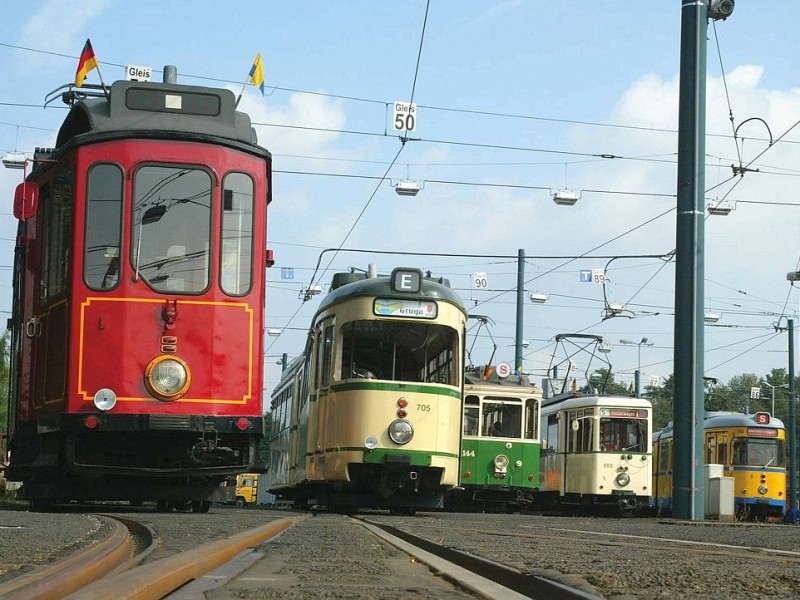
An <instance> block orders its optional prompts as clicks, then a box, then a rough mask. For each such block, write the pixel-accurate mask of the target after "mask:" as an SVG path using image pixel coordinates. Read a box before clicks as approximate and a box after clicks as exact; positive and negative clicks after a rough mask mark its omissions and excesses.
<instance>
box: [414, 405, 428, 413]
mask: <svg viewBox="0 0 800 600" xmlns="http://www.w3.org/2000/svg"><path fill="white" fill-rule="evenodd" d="M417 410H418V411H419V412H431V405H430V404H417Z"/></svg>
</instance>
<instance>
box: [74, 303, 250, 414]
mask: <svg viewBox="0 0 800 600" xmlns="http://www.w3.org/2000/svg"><path fill="white" fill-rule="evenodd" d="M92 302H138V303H142V304H164V300H163V299H155V298H152V299H151V298H105V297H96V296H88V297H87V298H86V300H85V301H83V302H81V312H80V332H79V335H78V396H79V397H82V398H83V400H84V401H86V402H93V401H94V396H90V395H89V393H88V392H87V391H86V390H84V389H83V388H84V386H83V345H84V338H83V333H84V330H85V315H86V308H87V307H88V306H89V305H90V304H91V303H92ZM180 304H196V305H201V306H226V307H227V306H230V307H239V308H243V309H244V310H245V312H246V313H247V318H248V320H249V321H250V324H249V327H248V344H247V348H248V355H247V393H246V394H245V395H244V396H242V399H241V400H228V399H222V398H215V399H212V398H180V399H178V400H172V401H170V404H181V403H205V404H247V402H248V401H249V400H250V398H252V397H253V394H252V390H253V344H254V343H255V342H254V340H253V337H254V335H253V334H254V328H253V322H254V314H253V309H252V307H251V306H250V305H249V304H247V303H246V302H211V301H203V300H184V299H180ZM154 400H155V401H158V402H162V400H158V399H157V398H149V397H143V396H120V397H118V398H117V402H152V401H154Z"/></svg>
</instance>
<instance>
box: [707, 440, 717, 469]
mask: <svg viewBox="0 0 800 600" xmlns="http://www.w3.org/2000/svg"><path fill="white" fill-rule="evenodd" d="M715 446H716V440H715V439H714V436H709V437H708V438H706V464H712V463H713V462H714V450H715Z"/></svg>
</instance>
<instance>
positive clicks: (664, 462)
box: [658, 440, 670, 471]
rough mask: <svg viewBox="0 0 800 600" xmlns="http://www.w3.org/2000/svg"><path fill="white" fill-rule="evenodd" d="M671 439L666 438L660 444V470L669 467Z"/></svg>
mask: <svg viewBox="0 0 800 600" xmlns="http://www.w3.org/2000/svg"><path fill="white" fill-rule="evenodd" d="M669 449H670V443H669V440H664V441H663V442H661V443H660V444H659V446H658V470H659V471H666V470H667V469H668V468H669Z"/></svg>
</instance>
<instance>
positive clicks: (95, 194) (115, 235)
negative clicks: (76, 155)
mask: <svg viewBox="0 0 800 600" xmlns="http://www.w3.org/2000/svg"><path fill="white" fill-rule="evenodd" d="M122 182H123V179H122V170H121V169H120V168H119V167H118V166H117V165H110V164H98V165H94V166H93V167H92V168H91V169H90V170H89V179H88V184H87V190H88V193H87V198H86V231H85V233H84V250H83V278H84V281H85V282H86V286H87V287H89V288H90V289H93V290H110V289H113V288H115V287H117V284H118V283H119V280H120V273H119V267H120V265H119V250H120V240H121V238H122Z"/></svg>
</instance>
